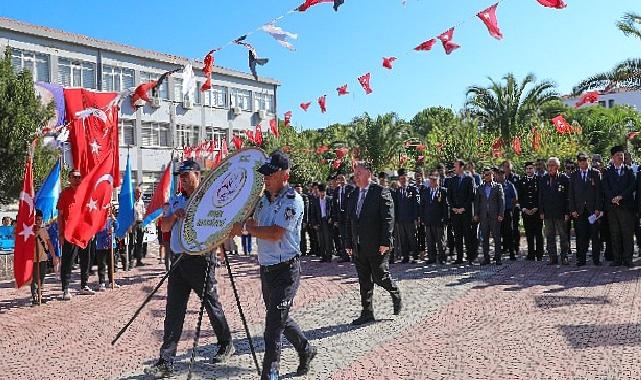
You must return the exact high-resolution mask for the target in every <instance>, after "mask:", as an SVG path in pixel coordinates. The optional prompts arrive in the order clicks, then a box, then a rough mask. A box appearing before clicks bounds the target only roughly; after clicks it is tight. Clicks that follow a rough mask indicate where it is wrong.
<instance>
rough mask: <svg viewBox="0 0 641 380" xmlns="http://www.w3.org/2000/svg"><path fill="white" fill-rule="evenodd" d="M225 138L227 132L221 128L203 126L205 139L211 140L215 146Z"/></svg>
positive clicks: (219, 144)
mask: <svg viewBox="0 0 641 380" xmlns="http://www.w3.org/2000/svg"><path fill="white" fill-rule="evenodd" d="M226 138H227V132H226V131H225V130H224V129H222V128H217V127H205V140H212V141H214V142H215V145H216V146H217V147H221V146H222V142H223V140H224V139H226Z"/></svg>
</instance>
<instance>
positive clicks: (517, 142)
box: [512, 136, 522, 156]
mask: <svg viewBox="0 0 641 380" xmlns="http://www.w3.org/2000/svg"><path fill="white" fill-rule="evenodd" d="M512 150H514V154H516V155H517V156H520V155H521V153H522V150H521V139H520V138H519V137H518V136H517V137H515V138H514V140H512Z"/></svg>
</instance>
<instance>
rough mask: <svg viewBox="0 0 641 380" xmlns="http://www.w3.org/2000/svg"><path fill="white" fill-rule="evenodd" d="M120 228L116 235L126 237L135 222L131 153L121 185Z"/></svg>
mask: <svg viewBox="0 0 641 380" xmlns="http://www.w3.org/2000/svg"><path fill="white" fill-rule="evenodd" d="M116 220H117V221H118V229H116V237H117V238H120V239H122V238H124V237H125V235H126V234H127V231H128V230H129V227H131V225H132V224H134V222H135V219H134V189H133V186H132V185H131V166H130V165H129V155H127V169H125V179H123V181H122V186H121V187H120V194H118V218H117V219H116Z"/></svg>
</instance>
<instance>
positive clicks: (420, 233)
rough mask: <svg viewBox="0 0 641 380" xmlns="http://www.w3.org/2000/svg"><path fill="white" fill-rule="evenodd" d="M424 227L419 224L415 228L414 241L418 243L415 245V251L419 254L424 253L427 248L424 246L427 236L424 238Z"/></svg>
mask: <svg viewBox="0 0 641 380" xmlns="http://www.w3.org/2000/svg"><path fill="white" fill-rule="evenodd" d="M426 233H427V232H426V227H425V225H424V224H419V225H418V226H417V227H416V240H417V241H418V243H417V244H416V249H417V250H418V251H419V252H426V251H427V246H426V245H425V244H426V242H427V236H426Z"/></svg>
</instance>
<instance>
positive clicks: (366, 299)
mask: <svg viewBox="0 0 641 380" xmlns="http://www.w3.org/2000/svg"><path fill="white" fill-rule="evenodd" d="M371 179H372V169H371V167H370V166H369V164H367V163H362V162H361V163H358V164H357V165H356V168H355V171H354V181H355V183H356V186H357V188H356V189H355V190H354V191H353V192H352V195H351V196H350V197H349V199H348V201H347V215H348V220H349V224H350V233H349V234H348V238H347V253H348V254H349V255H350V256H352V255H353V257H354V263H355V265H356V272H357V273H358V284H359V286H360V293H361V306H362V308H363V309H362V311H361V315H360V317H358V318H356V319H355V320H354V321H353V322H352V324H353V325H362V324H364V323H369V322H373V321H374V307H373V305H372V297H373V296H374V284H377V285H378V286H381V287H383V288H384V289H385V290H387V291H388V292H389V293H390V295H391V296H392V303H393V305H394V315H398V314H400V312H401V309H402V303H401V293H400V291H399V289H398V286H397V285H396V283H395V282H394V280H392V277H391V275H390V273H389V251H390V248H391V246H392V231H393V226H394V204H393V201H392V195H391V194H390V190H389V188H383V187H381V186H379V185H376V184H373V183H371Z"/></svg>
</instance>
